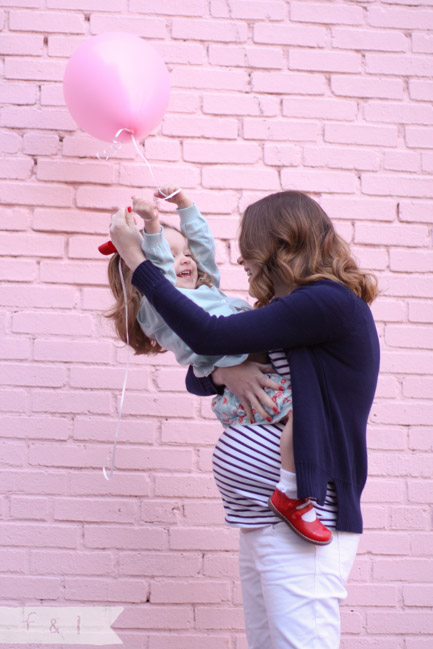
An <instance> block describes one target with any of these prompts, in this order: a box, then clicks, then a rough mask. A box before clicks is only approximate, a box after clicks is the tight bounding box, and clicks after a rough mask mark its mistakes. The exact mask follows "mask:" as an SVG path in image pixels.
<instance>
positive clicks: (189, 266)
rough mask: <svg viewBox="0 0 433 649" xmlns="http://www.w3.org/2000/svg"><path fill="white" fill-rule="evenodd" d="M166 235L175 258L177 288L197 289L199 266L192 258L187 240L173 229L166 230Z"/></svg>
mask: <svg viewBox="0 0 433 649" xmlns="http://www.w3.org/2000/svg"><path fill="white" fill-rule="evenodd" d="M164 234H165V238H166V239H167V241H168V244H169V246H170V250H171V254H172V255H173V257H174V272H175V273H176V277H177V281H176V286H177V288H196V286H197V279H198V271H197V264H196V262H195V261H194V259H193V258H192V256H191V252H190V250H189V248H188V242H187V240H186V239H185V237H184V236H183V234H181V233H180V232H178V231H177V230H173V229H172V228H168V227H167V228H165V229H164Z"/></svg>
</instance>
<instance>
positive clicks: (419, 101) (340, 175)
mask: <svg viewBox="0 0 433 649" xmlns="http://www.w3.org/2000/svg"><path fill="white" fill-rule="evenodd" d="M0 5H1V10H0V29H1V30H2V31H1V33H0V60H1V62H0V70H1V74H2V77H3V80H2V83H1V84H0V102H1V104H2V108H1V111H0V331H1V334H2V336H1V340H0V358H1V360H2V363H1V365H0V411H1V417H2V422H1V426H0V438H1V440H0V449H1V453H0V458H1V459H0V489H1V494H2V496H1V500H0V517H1V518H2V525H1V532H0V539H1V542H0V546H1V547H0V572H1V573H2V579H1V581H0V605H2V603H4V604H5V605H16V606H19V605H21V604H22V602H23V601H25V602H26V604H35V605H36V604H38V603H39V601H40V600H44V601H49V602H50V604H51V605H57V604H58V605H60V606H71V605H74V606H79V605H83V606H90V605H92V604H93V605H96V604H98V605H105V604H106V605H119V606H123V607H124V609H125V610H124V612H123V614H122V615H121V617H120V618H119V619H118V621H117V622H116V623H115V628H116V630H117V631H118V632H119V635H120V636H121V638H122V640H123V642H124V644H125V645H128V646H129V647H131V648H133V649H163V648H164V649H202V647H208V648H209V649H246V647H247V645H246V640H245V636H244V626H243V617H242V609H241V594H240V589H239V580H238V570H237V555H236V552H237V543H238V540H237V535H238V533H237V531H236V530H232V529H229V528H227V527H226V526H225V525H224V513H223V509H222V505H221V502H220V499H219V496H218V492H217V490H216V487H215V485H214V482H213V478H212V475H211V455H212V448H213V446H214V444H215V442H216V440H217V439H218V436H219V434H220V427H219V424H218V423H217V422H216V421H215V419H214V418H213V415H212V413H211V411H210V408H209V403H208V401H207V400H202V401H200V400H199V399H198V398H197V397H192V396H190V395H187V393H186V392H185V388H184V375H185V372H184V370H183V369H181V368H179V367H177V366H176V365H175V362H174V358H173V355H172V354H165V355H160V356H157V357H151V358H149V359H146V358H143V357H135V356H131V359H130V360H131V368H130V373H129V379H128V389H127V392H126V400H125V405H124V411H123V422H122V426H121V430H120V441H119V446H118V449H117V455H116V470H115V472H114V475H113V478H112V480H111V481H110V482H107V481H106V480H104V477H103V474H102V466H103V464H104V463H105V462H106V461H107V453H108V452H109V450H110V449H111V444H112V441H113V439H114V435H115V430H116V419H117V413H118V409H119V402H120V394H121V389H122V384H123V377H124V368H125V364H126V360H127V355H126V353H125V350H124V348H123V346H122V345H121V344H120V343H119V342H118V341H117V340H116V338H115V336H114V333H113V330H112V328H111V325H110V324H109V323H108V322H107V321H106V320H105V319H104V317H103V315H102V313H103V312H104V311H105V310H106V309H107V308H108V307H109V306H110V304H111V298H110V293H109V290H108V288H107V279H106V267H107V260H106V259H105V258H101V257H100V256H99V255H98V253H97V246H98V244H99V243H100V242H102V241H104V240H105V239H107V238H108V223H109V214H110V212H111V210H113V209H115V208H116V207H117V206H119V205H126V204H128V202H129V200H130V196H131V194H132V193H136V194H137V193H139V192H140V191H144V192H145V193H147V194H148V195H149V194H150V193H151V192H152V191H153V187H152V181H151V178H150V175H149V173H148V171H147V169H146V168H145V167H144V165H143V164H142V163H141V161H140V160H139V159H137V156H136V155H135V150H134V149H133V147H132V146H129V145H124V146H123V147H122V149H121V150H118V151H113V152H112V154H111V157H110V159H109V160H98V158H97V154H98V153H101V152H102V151H103V149H104V148H106V146H107V145H106V144H105V143H102V142H98V141H96V140H95V139H93V138H92V137H90V136H88V135H87V134H85V133H83V132H82V131H80V130H79V129H78V128H77V127H76V125H75V123H74V121H73V119H72V118H71V116H70V115H69V113H68V111H67V110H66V107H65V103H64V99H63V92H62V78H63V72H64V68H65V64H66V62H67V60H68V57H70V56H71V54H72V52H73V51H74V49H75V48H76V47H77V46H78V45H79V44H80V43H81V42H83V40H84V39H86V38H88V37H90V36H92V35H95V34H99V33H101V32H104V31H112V30H121V31H126V32H129V33H131V34H138V35H139V36H141V37H143V38H145V39H148V40H149V42H151V43H152V44H153V45H154V46H155V47H156V48H157V49H158V51H159V52H160V53H161V55H162V56H163V57H164V59H165V61H166V63H167V65H168V67H169V70H170V76H171V84H172V90H171V98H170V104H169V109H168V111H167V114H166V116H165V118H164V119H163V121H162V123H161V124H160V125H159V126H158V127H157V128H156V129H155V131H154V132H153V133H152V134H151V135H149V136H148V137H147V139H146V141H145V143H144V150H145V153H146V155H147V157H148V159H149V160H150V162H151V164H152V167H153V169H154V171H155V174H156V177H157V179H158V182H159V183H161V184H162V183H165V182H175V183H178V184H181V185H182V186H183V187H184V188H187V189H188V191H189V192H190V194H191V195H192V196H193V197H194V198H195V199H196V201H197V203H198V205H199V206H200V207H201V209H202V211H203V213H204V214H205V216H206V217H207V218H208V220H209V223H210V225H211V228H212V230H213V232H214V235H215V237H216V240H217V241H216V242H217V254H218V259H219V262H220V265H221V270H222V278H223V282H222V286H223V288H224V289H226V290H229V291H231V292H233V293H239V294H241V295H243V296H245V295H246V282H245V277H244V274H243V272H242V271H241V270H240V269H239V268H238V267H237V266H236V258H237V255H238V252H237V245H236V235H237V228H238V224H239V216H240V214H241V213H242V211H243V210H244V209H245V208H246V206H247V205H248V204H249V203H250V202H252V201H254V200H256V199H258V198H260V197H262V196H263V195H265V194H267V193H269V192H273V191H278V190H280V189H287V188H298V189H302V190H304V191H306V192H310V193H312V194H313V195H314V197H315V198H316V199H317V200H318V201H319V202H320V204H321V205H322V206H323V208H324V209H325V210H326V211H327V212H328V214H329V215H330V216H331V218H333V220H334V222H335V224H336V227H337V230H338V232H339V233H340V234H341V235H342V236H343V237H345V238H346V239H347V240H348V241H349V243H350V244H351V245H352V247H353V253H354V255H355V256H356V258H357V259H358V260H359V262H360V264H361V265H362V266H363V267H364V268H365V269H368V270H371V271H373V272H375V273H376V274H377V275H378V278H379V282H380V287H381V289H382V293H381V295H380V297H379V298H378V299H377V301H376V303H375V304H374V305H373V314H374V316H375V319H376V322H377V326H378V331H379V334H380V339H381V346H382V362H381V376H380V380H379V384H378V390H377V396H376V400H375V403H374V406H373V409H372V413H371V416H370V421H369V428H368V443H369V447H370V469H369V471H370V479H369V481H368V483H367V486H366V489H365V491H364V495H363V501H364V518H365V532H364V535H363V538H362V541H361V545H360V552H359V555H358V558H357V560H356V563H355V566H354V568H353V571H352V575H351V579H350V582H349V585H348V599H347V601H346V603H345V604H344V605H343V608H342V643H341V647H342V649H349V648H350V649H391V648H392V649H430V647H431V646H432V643H433V637H432V636H433V621H432V616H431V608H432V605H433V589H432V586H431V583H432V581H433V543H432V538H433V533H432V507H433V498H432V495H431V494H432V493H433V480H432V476H433V462H432V455H431V453H432V450H433V427H432V421H433V405H432V404H433V369H432V368H433V245H432V244H433V240H432V226H433V207H432V198H433V176H432V174H433V135H432V133H433V130H432V125H433V110H432V100H433V78H432V77H433V37H432V28H433V1H432V0H407V1H400V0H365V2H353V1H352V0H322V1H320V2H319V1H317V0H306V1H303V2H300V1H298V2H295V1H291V2H289V0H250V1H248V2H247V1H245V0H185V1H182V2H179V1H176V0H159V2H154V1H153V0H130V1H129V2H126V0H87V1H86V0H78V1H77V0H45V2H43V1H42V0H3V1H2V2H1V3H0ZM143 187H144V189H143ZM162 211H163V213H164V217H165V218H169V219H173V218H174V217H173V216H172V215H171V211H172V210H170V208H166V207H165V206H164V207H162Z"/></svg>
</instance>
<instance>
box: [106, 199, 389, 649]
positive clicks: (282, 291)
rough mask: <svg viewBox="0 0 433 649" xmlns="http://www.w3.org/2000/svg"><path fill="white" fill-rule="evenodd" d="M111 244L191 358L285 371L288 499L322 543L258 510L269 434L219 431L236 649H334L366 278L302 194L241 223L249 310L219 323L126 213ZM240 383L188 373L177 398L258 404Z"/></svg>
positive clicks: (355, 463) (354, 517) (272, 469)
mask: <svg viewBox="0 0 433 649" xmlns="http://www.w3.org/2000/svg"><path fill="white" fill-rule="evenodd" d="M110 232H111V238H112V241H113V243H114V245H115V246H116V248H117V250H118V252H119V254H120V255H121V257H122V258H123V260H124V261H125V263H126V264H127V266H128V267H129V268H130V269H131V271H133V275H132V283H133V284H134V286H135V287H136V288H138V289H139V291H140V292H141V293H142V294H143V295H145V296H146V298H147V299H148V300H149V302H150V303H151V304H152V305H153V307H154V308H155V309H156V310H157V311H158V312H159V314H160V315H161V316H162V317H163V318H164V320H165V321H166V323H167V324H168V326H169V327H170V328H171V329H172V330H173V331H174V332H176V334H177V335H179V336H180V338H182V339H183V340H184V341H185V342H186V343H187V344H188V345H189V346H190V347H191V349H192V350H193V351H194V352H196V353H197V354H203V355H220V354H251V353H257V352H267V353H268V354H269V356H270V358H271V361H272V362H273V364H274V366H275V368H276V369H277V368H278V371H279V373H280V374H281V373H284V372H289V371H290V376H291V383H292V398H293V417H292V423H293V451H294V469H295V471H294V472H293V474H292V475H293V476H294V485H293V489H294V491H295V497H297V498H300V499H302V498H310V499H312V500H313V501H315V502H316V503H317V510H316V511H317V513H318V516H319V518H320V517H326V524H327V526H328V527H332V528H333V540H332V542H331V543H330V544H328V545H324V546H317V545H313V544H310V543H305V542H304V541H303V540H302V539H300V538H299V537H298V536H296V535H295V534H293V532H292V530H291V529H290V528H289V527H288V526H287V525H286V524H285V523H281V522H279V521H280V519H279V518H277V517H275V518H273V513H272V511H271V510H270V509H269V508H267V506H266V503H267V499H268V498H269V496H272V500H271V503H270V504H271V505H272V502H273V501H274V498H275V494H274V495H272V492H273V490H274V487H275V484H276V482H277V480H278V474H277V473H276V467H279V465H280V457H279V435H280V434H281V428H282V426H281V425H280V426H279V425H278V424H276V425H275V426H258V425H251V426H234V427H233V428H229V429H227V430H226V431H225V433H224V434H223V436H222V438H221V440H220V441H219V442H218V444H217V448H216V451H215V462H214V466H215V475H216V478H217V482H218V484H219V487H220V490H221V492H222V495H223V502H224V506H225V508H226V518H227V520H228V522H229V523H231V524H235V525H237V526H238V527H240V528H241V534H240V574H241V582H242V593H243V601H244V610H245V624H246V632H247V638H248V647H249V649H264V648H266V647H272V649H289V648H290V649H306V648H307V647H308V649H310V648H311V649H337V648H338V647H339V637H340V617H339V603H340V602H341V601H342V600H343V599H344V597H345V595H346V590H345V582H346V580H347V578H348V575H349V573H350V569H351V567H352V565H353V562H354V559H355V555H356V550H357V546H358V541H359V535H360V534H361V533H362V515H361V508H360V499H361V493H362V490H363V488H364V485H365V481H366V477H367V449H366V427H367V419H368V415H369V412H370V408H371V405H372V401H373V397H374V392H375V389H376V383H377V375H378V368H379V343H378V338H377V333H376V328H375V325H374V322H373V318H372V315H371V311H370V309H369V306H368V305H369V304H370V303H371V302H372V301H373V299H374V298H375V297H376V294H377V288H376V282H375V280H374V278H373V277H372V276H370V275H368V274H366V273H363V272H362V271H361V270H360V269H359V268H358V266H357V264H356V262H355V261H354V260H353V259H352V257H351V256H350V251H349V248H348V246H347V244H346V243H345V242H344V241H343V240H342V239H341V238H340V237H339V236H338V235H337V234H336V232H335V230H334V228H333V225H332V222H331V221H330V219H329V218H328V216H327V215H326V214H325V212H324V211H323V210H322V209H321V207H320V206H319V205H318V204H317V203H316V202H315V201H314V200H313V199H311V198H309V197H308V196H307V195H306V194H303V193H302V192H296V191H287V192H280V193H277V194H272V195H270V196H267V197H265V198H264V199H262V200H260V201H257V202H256V203H254V204H252V205H250V206H249V207H248V208H247V210H246V211H245V214H244V216H243V219H242V223H241V231H240V238H239V247H240V251H241V258H240V259H239V263H241V264H242V265H243V266H244V268H245V270H246V271H247V274H248V277H249V282H250V293H251V295H253V296H255V297H256V298H257V303H256V307H257V308H255V309H254V310H251V311H246V312H243V313H237V314H234V315H229V316H227V317H218V316H211V315H209V314H208V313H206V312H205V311H203V310H202V309H201V308H200V307H198V306H197V305H196V304H194V303H193V302H191V301H190V300H189V299H188V298H187V297H185V295H182V294H181V293H180V292H179V291H178V290H177V289H176V288H175V287H174V286H173V285H172V284H170V282H168V281H167V280H166V279H165V278H164V277H163V275H162V274H161V272H160V271H159V270H158V269H157V268H156V267H155V266H153V264H152V263H151V262H150V261H146V260H145V257H144V254H143V252H142V249H141V236H140V234H139V233H138V230H137V228H136V226H135V224H134V221H133V219H132V218H131V216H130V215H128V212H127V211H126V210H119V211H118V212H117V213H116V214H115V215H113V217H112V223H111V228H110ZM253 370H254V365H247V366H245V365H244V366H242V365H241V366H237V367H231V368H216V369H215V370H214V372H213V374H212V376H209V377H204V378H197V377H196V376H194V374H193V373H192V372H189V374H188V381H187V384H188V387H189V389H190V390H191V391H194V392H196V393H198V394H203V395H204V394H214V393H216V392H219V391H221V389H222V386H224V385H225V386H227V387H228V388H229V389H230V390H231V391H232V392H234V393H236V394H237V396H238V397H239V398H241V399H242V400H243V402H244V403H245V405H246V407H247V408H248V407H250V403H248V401H250V402H251V403H252V405H253V406H254V403H255V402H256V397H257V396H259V397H260V395H261V392H260V388H259V387H257V385H259V384H260V377H259V379H257V380H256V381H254V380H252V379H251V377H250V371H253ZM240 374H242V377H243V378H241V379H240V378H239V376H240ZM258 374H259V375H260V372H258ZM245 377H246V378H245ZM250 386H252V387H250ZM254 386H256V387H254ZM278 431H279V432H278ZM277 493H278V492H277ZM321 508H324V509H325V512H324V513H323V511H322V513H321ZM252 522H254V524H253V525H252V524H251V523H252ZM244 530H245V531H244Z"/></svg>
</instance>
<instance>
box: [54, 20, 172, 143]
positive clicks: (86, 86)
mask: <svg viewBox="0 0 433 649" xmlns="http://www.w3.org/2000/svg"><path fill="white" fill-rule="evenodd" d="M63 93H64V96H65V101H66V105H67V107H68V109H69V111H70V113H71V115H72V117H73V118H74V120H75V121H76V122H77V124H78V125H79V126H80V127H81V128H82V129H84V130H85V131H87V132H88V133H89V134H90V135H93V136H94V137H96V138H98V139H100V140H105V141H107V142H111V141H112V140H113V138H114V136H115V135H116V133H117V132H118V131H119V130H120V129H122V128H127V129H130V130H132V131H133V133H134V136H135V138H139V137H144V136H146V135H147V134H148V133H150V131H152V129H154V128H155V126H157V124H159V122H160V121H161V119H162V118H163V115H164V113H165V111H166V110H167V105H168V99H169V94H170V81H169V75H168V70H167V68H166V66H165V64H164V61H163V60H162V59H161V57H160V55H159V54H158V52H157V51H156V50H155V49H154V48H153V47H152V46H151V45H149V44H148V43H146V42H145V41H144V40H143V39H141V38H139V37H138V36H135V35H133V34H127V33H124V32H106V33H105V34H100V35H99V36H93V37H92V38H89V39H88V40H87V41H85V42H84V43H82V44H81V45H80V46H79V47H78V48H77V49H76V50H75V52H74V53H73V55H72V57H71V58H70V60H69V61H68V64H67V66H66V70H65V75H64V78H63ZM118 139H119V140H121V141H127V140H129V139H130V135H129V134H128V133H122V134H121V135H120V136H119V138H118Z"/></svg>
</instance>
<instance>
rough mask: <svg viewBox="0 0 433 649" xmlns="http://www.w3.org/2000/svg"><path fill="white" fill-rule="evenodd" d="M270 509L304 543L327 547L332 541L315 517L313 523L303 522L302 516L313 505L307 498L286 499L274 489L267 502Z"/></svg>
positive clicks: (327, 531)
mask: <svg viewBox="0 0 433 649" xmlns="http://www.w3.org/2000/svg"><path fill="white" fill-rule="evenodd" d="M268 505H269V507H270V509H272V511H273V512H274V514H276V515H277V516H278V517H279V518H281V519H282V520H283V521H285V522H286V523H287V525H290V527H291V528H292V530H293V531H294V532H296V534H298V535H299V536H301V537H302V538H303V539H305V540H306V541H309V542H310V543H315V544H316V545H328V543H331V541H332V532H331V531H330V530H328V528H327V527H325V526H324V525H323V523H321V522H320V520H319V519H318V518H317V517H316V518H315V519H314V521H310V522H309V521H304V519H303V518H302V516H303V515H304V514H305V513H306V512H309V511H311V510H312V509H313V503H312V502H311V500H310V499H309V498H303V499H302V500H298V499H297V498H288V496H286V495H285V494H283V492H282V491H280V490H279V489H275V491H274V493H273V494H272V496H271V497H270V498H269V500H268Z"/></svg>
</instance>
